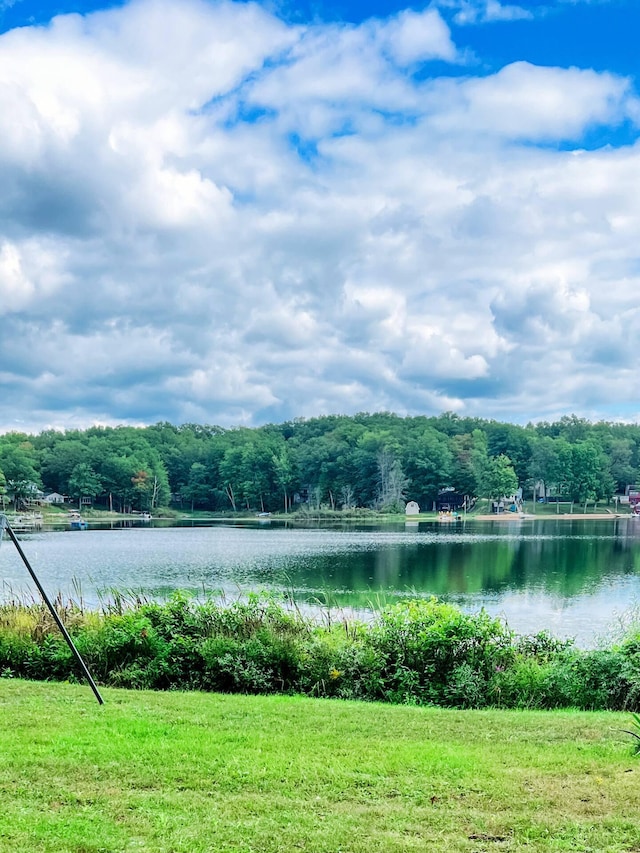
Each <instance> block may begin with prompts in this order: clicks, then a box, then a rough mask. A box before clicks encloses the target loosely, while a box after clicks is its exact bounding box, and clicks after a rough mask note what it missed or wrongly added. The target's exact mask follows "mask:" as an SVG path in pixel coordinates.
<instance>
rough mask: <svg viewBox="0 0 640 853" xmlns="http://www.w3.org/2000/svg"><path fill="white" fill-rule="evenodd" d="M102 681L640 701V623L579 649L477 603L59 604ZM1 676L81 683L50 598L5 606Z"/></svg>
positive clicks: (470, 698)
mask: <svg viewBox="0 0 640 853" xmlns="http://www.w3.org/2000/svg"><path fill="white" fill-rule="evenodd" d="M58 606H59V608H60V611H61V616H62V618H63V619H64V621H65V622H66V624H67V627H68V629H69V631H70V633H71V635H72V637H73V639H74V642H75V644H76V646H77V648H78V650H79V651H80V653H81V654H82V655H83V657H84V658H85V660H86V662H87V664H88V666H89V668H90V669H91V671H92V673H93V675H94V677H95V678H96V680H97V681H98V682H99V683H101V684H103V685H109V686H116V687H130V688H151V689H160V690H168V689H177V690H206V691H217V692H227V693H262V694H268V693H286V694H303V695H307V696H318V697H335V698H343V699H362V700H370V701H385V702H392V703H404V704H413V705H439V706H445V707H455V708H481V707H503V708H540V709H542V708H568V707H572V708H580V709H585V710H630V711H639V710H640V626H637V627H636V628H632V629H630V630H629V631H628V633H627V635H626V636H625V637H624V638H623V639H622V640H621V641H620V642H619V643H617V644H616V645H613V646H611V647H609V648H605V649H597V650H581V649H579V648H576V647H575V646H574V644H573V643H572V641H570V640H569V641H567V640H558V639H554V638H553V637H552V636H550V635H549V634H547V633H546V632H542V633H539V634H536V635H532V636H518V635H515V634H514V633H513V632H512V631H510V630H509V629H508V628H507V626H506V625H505V624H504V623H503V622H502V621H501V620H499V619H496V618H493V617H491V616H489V615H488V614H487V613H486V612H484V611H480V612H479V613H476V614H471V615H469V614H465V613H463V612H461V611H460V610H459V609H458V608H456V607H454V606H451V605H449V604H444V603H442V602H439V601H437V600H436V599H430V600H426V601H424V600H412V601H407V602H403V603H400V604H395V605H393V606H390V607H387V608H385V609H383V610H381V611H380V612H379V613H377V614H376V615H375V617H374V618H373V620H372V621H371V622H369V623H362V622H357V621H352V620H343V621H332V620H331V618H330V614H329V613H327V614H325V615H326V618H325V619H324V621H322V623H318V621H317V620H313V619H311V618H309V617H307V616H305V615H304V614H301V613H300V612H299V611H297V610H295V609H293V610H291V609H290V608H287V607H285V606H284V605H283V604H282V603H281V602H279V601H278V600H276V599H274V598H271V597H265V596H260V595H249V596H248V597H247V598H246V599H243V600H238V601H236V602H233V603H230V604H229V603H225V602H222V603H221V602H219V601H215V600H207V601H205V602H197V601H194V600H192V599H189V598H188V597H187V596H185V595H183V594H176V595H174V596H173V597H172V598H171V599H169V600H168V601H167V602H165V603H145V602H141V603H137V604H135V605H133V606H130V607H125V606H123V605H122V603H121V602H118V603H117V604H116V605H113V604H111V605H105V606H104V607H103V608H102V609H101V611H100V612H96V611H85V610H84V609H83V608H81V607H78V606H77V605H73V604H68V605H62V604H60V603H59V605H58ZM0 676H2V677H4V678H11V677H16V678H27V679H34V680H60V681H77V680H80V674H79V672H78V669H77V665H76V664H75V661H74V660H73V658H72V656H71V653H70V652H69V649H68V648H67V646H66V644H65V642H64V640H63V638H62V637H61V636H60V634H59V633H58V631H57V628H56V627H55V624H54V623H53V620H51V618H50V616H49V614H48V612H47V611H46V609H45V608H44V606H40V605H38V604H23V603H17V602H13V603H11V604H5V605H2V606H0Z"/></svg>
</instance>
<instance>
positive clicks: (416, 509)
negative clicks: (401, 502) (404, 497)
mask: <svg viewBox="0 0 640 853" xmlns="http://www.w3.org/2000/svg"><path fill="white" fill-rule="evenodd" d="M404 511H405V513H406V514H407V515H420V506H419V504H418V503H417V502H416V501H409V503H408V504H407V505H406V507H405V508H404Z"/></svg>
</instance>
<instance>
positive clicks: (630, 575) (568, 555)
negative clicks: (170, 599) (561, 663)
mask: <svg viewBox="0 0 640 853" xmlns="http://www.w3.org/2000/svg"><path fill="white" fill-rule="evenodd" d="M639 534H640V529H639V526H638V525H637V523H636V525H633V523H632V522H630V523H626V524H625V523H622V524H620V523H618V522H615V521H614V520H608V519H607V520H605V521H601V522H595V521H594V522H582V523H578V522H567V521H564V522H555V521H552V522H535V523H533V524H527V523H526V522H514V523H510V522H506V523H505V522H502V523H496V524H491V523H488V524H485V525H482V524H480V523H473V524H472V523H467V524H466V525H465V526H464V528H462V529H460V528H457V529H456V530H448V529H447V530H442V529H441V528H438V527H435V528H434V526H433V525H421V526H420V527H418V528H417V529H411V530H407V529H395V530H393V529H391V530H390V529H388V528H387V529H381V528H377V529H376V528H372V529H362V528H360V529H347V530H335V529H322V528H313V529H308V528H286V527H282V526H278V525H277V524H266V525H246V524H240V525H227V524H224V525H216V526H211V527H205V526H194V527H159V528H152V527H150V526H145V527H134V528H128V529H116V530H111V529H109V530H88V531H64V532H55V533H54V532H42V533H36V534H31V535H28V536H25V537H24V539H23V547H24V549H25V551H26V552H27V555H28V557H29V559H30V560H31V561H32V563H33V565H34V568H35V569H36V571H37V572H38V574H39V576H40V577H41V580H42V581H43V583H45V585H46V588H47V589H48V590H50V591H51V592H53V593H55V592H58V591H61V592H62V593H63V594H64V595H69V596H72V597H74V596H77V595H78V585H79V586H80V588H81V590H82V594H83V596H84V599H85V601H86V602H87V603H88V604H89V605H95V604H96V603H97V602H98V599H99V594H100V592H101V591H102V592H104V591H105V590H108V589H110V588H118V589H121V590H138V591H142V592H144V593H145V594H147V595H149V596H150V597H154V596H156V597H164V596H166V595H169V594H170V593H171V591H173V590H175V589H187V590H191V591H193V592H194V593H196V594H203V593H223V594H225V595H226V596H237V595H238V594H239V592H240V591H242V592H245V591H248V590H252V589H253V590H256V589H257V590H260V589H263V590H275V591H280V592H282V591H287V592H292V593H293V594H294V595H295V596H296V598H298V599H299V600H300V601H303V602H304V601H307V602H310V601H317V600H321V601H324V602H326V603H327V604H329V605H333V606H340V607H342V608H348V609H349V610H352V611H354V612H357V613H363V612H364V611H366V610H367V609H368V608H370V607H371V604H372V602H374V603H375V604H380V603H384V602H385V601H393V600H397V599H398V598H402V597H407V595H415V596H429V595H437V596H439V597H441V598H444V599H446V600H449V601H452V602H455V603H457V604H459V605H460V606H461V607H463V608H464V609H467V610H477V609H478V608H480V607H485V608H486V609H487V610H488V611H489V612H491V613H494V614H497V615H501V616H504V617H506V619H507V620H508V622H509V624H510V625H511V627H513V628H514V629H515V630H517V631H519V632H532V631H537V630H540V629H542V628H548V629H550V630H552V631H553V632H554V633H555V634H557V635H562V636H576V637H577V639H578V641H579V642H581V643H583V644H592V643H593V642H594V640H595V638H596V636H597V635H599V634H602V633H604V632H606V631H607V630H608V628H609V626H611V624H612V623H614V622H615V620H616V618H617V617H618V616H619V615H620V614H622V613H624V612H625V611H627V610H628V609H629V608H630V607H631V606H632V605H633V604H634V603H635V602H636V601H637V600H638V599H639V598H640V583H639V572H638V569H639V568H640V535H639ZM0 573H1V577H2V579H3V589H4V597H5V598H7V596H8V595H9V594H11V593H16V592H17V593H22V594H25V595H29V594H30V586H29V583H28V582H27V578H26V571H25V569H24V566H23V565H22V563H21V562H20V560H19V558H18V556H17V554H16V553H15V550H14V549H13V547H12V546H11V543H8V542H5V543H4V545H3V546H2V549H1V550H0Z"/></svg>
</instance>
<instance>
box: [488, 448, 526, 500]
mask: <svg viewBox="0 0 640 853" xmlns="http://www.w3.org/2000/svg"><path fill="white" fill-rule="evenodd" d="M517 489H518V478H517V477H516V472H515V471H514V470H513V465H512V464H511V460H510V459H509V457H508V456H505V455H504V453H501V454H500V456H495V457H494V458H493V459H490V460H489V462H488V464H487V466H486V468H485V470H484V473H483V478H482V490H483V493H484V494H485V495H486V496H487V497H488V498H489V500H498V499H500V498H504V497H508V496H509V495H513V494H514V493H515V492H516V491H517Z"/></svg>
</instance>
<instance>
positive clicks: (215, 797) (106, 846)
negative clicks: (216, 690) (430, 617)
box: [0, 679, 640, 853]
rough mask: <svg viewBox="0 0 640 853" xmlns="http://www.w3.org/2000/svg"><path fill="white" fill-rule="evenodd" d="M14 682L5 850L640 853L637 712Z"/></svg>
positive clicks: (0, 730)
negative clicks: (459, 707) (631, 730)
mask: <svg viewBox="0 0 640 853" xmlns="http://www.w3.org/2000/svg"><path fill="white" fill-rule="evenodd" d="M104 693H105V699H106V705H105V706H104V707H102V708H101V707H99V706H98V705H97V703H96V702H95V700H94V699H93V696H92V695H91V693H90V691H89V690H88V688H86V687H84V686H74V685H68V684H43V683H31V682H24V681H17V680H15V681H14V680H10V679H3V680H0V721H1V724H0V802H1V808H0V851H29V853H40V851H42V853H44V851H46V852H47V853H54V851H55V853H98V851H105V853H106V851H108V852H109V853H115V851H154V853H156V851H158V853H196V851H198V853H200V851H202V853H204V851H243V853H247V851H256V853H272V851H296V850H306V851H314V853H316V851H317V853H325V851H326V853H339V851H342V853H365V851H366V853H376V851H385V853H386V851H414V850H416V851H417V850H420V851H445V853H446V851H478V853H479V851H514V850H522V851H530V853H534V851H594V853H595V851H598V853H600V851H627V853H631V851H640V760H638V759H636V758H634V757H632V755H631V746H630V741H631V738H629V737H628V736H627V735H625V734H623V733H622V732H621V729H622V728H625V727H628V724H629V717H628V715H626V714H612V713H570V712H524V711H451V710H441V709H431V708H409V707H398V706H389V705H374V704H368V703H355V702H339V701H329V700H313V699H301V698H289V697H282V696H280V697H277V696H276V697H248V696H227V695H215V694H199V693H177V692H173V693H152V692H132V691H124V690H122V691H118V690H105V691H104Z"/></svg>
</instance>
